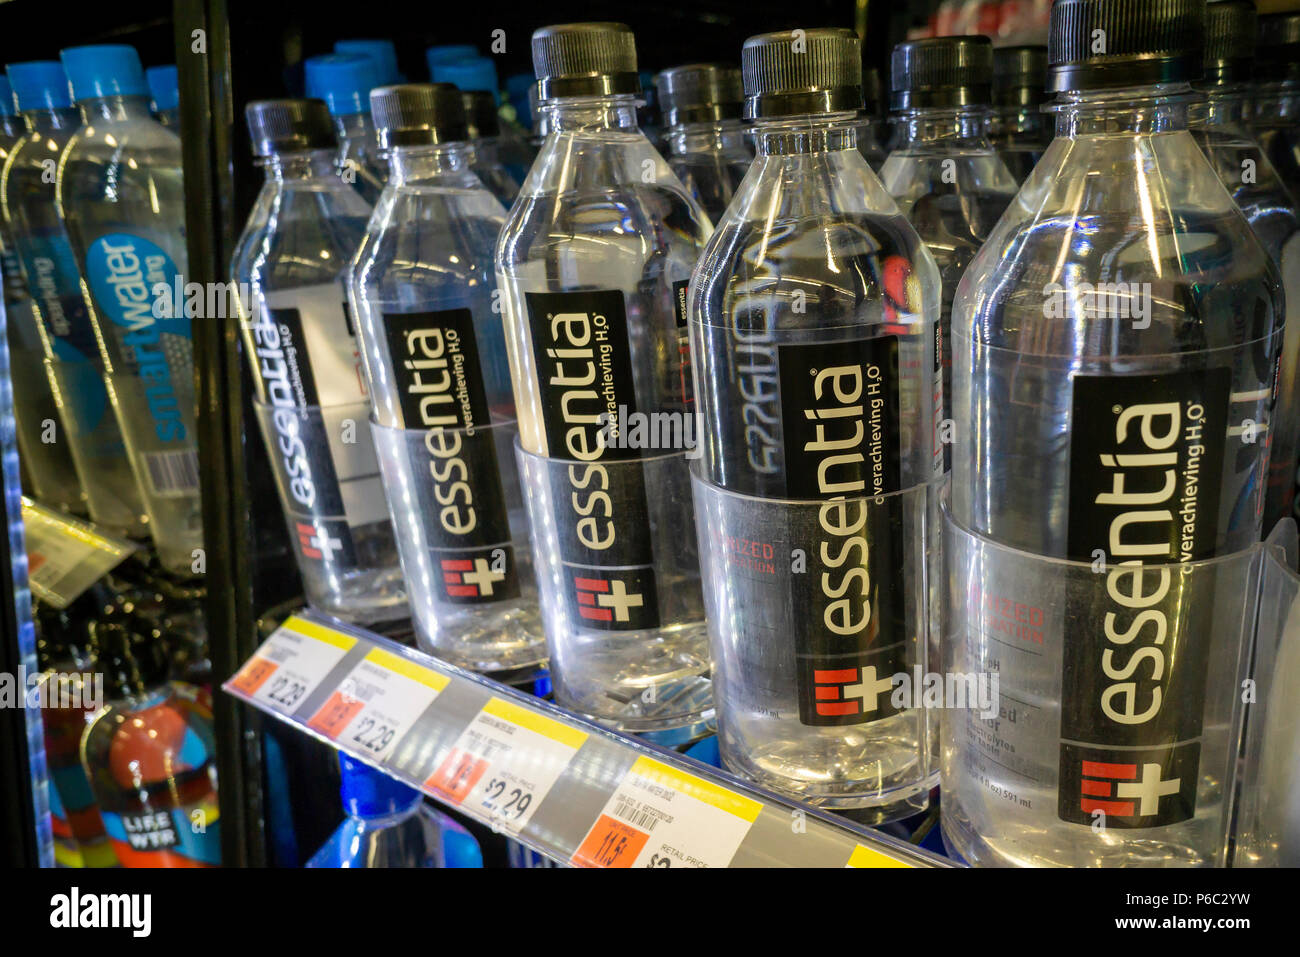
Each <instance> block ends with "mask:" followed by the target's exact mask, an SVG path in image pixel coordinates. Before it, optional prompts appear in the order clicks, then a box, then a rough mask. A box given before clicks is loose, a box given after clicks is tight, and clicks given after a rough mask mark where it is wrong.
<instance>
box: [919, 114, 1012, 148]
mask: <svg viewBox="0 0 1300 957" xmlns="http://www.w3.org/2000/svg"><path fill="white" fill-rule="evenodd" d="M992 118H993V110H992V109H991V108H990V107H988V106H984V105H980V106H962V107H947V108H944V109H924V110H904V111H902V112H900V113H899V114H898V130H899V133H900V135H901V136H902V140H901V145H902V146H903V147H904V148H906V147H909V146H928V145H932V144H942V145H944V146H949V147H958V148H965V149H992V146H991V145H990V143H989V121H990V120H991V119H992Z"/></svg>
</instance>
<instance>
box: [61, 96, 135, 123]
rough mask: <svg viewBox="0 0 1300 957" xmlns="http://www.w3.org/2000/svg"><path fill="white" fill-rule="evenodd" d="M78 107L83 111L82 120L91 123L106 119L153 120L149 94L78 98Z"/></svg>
mask: <svg viewBox="0 0 1300 957" xmlns="http://www.w3.org/2000/svg"><path fill="white" fill-rule="evenodd" d="M77 109H79V110H80V111H81V122H82V123H84V124H86V125H90V124H92V123H102V122H104V121H105V120H109V121H112V122H123V121H126V120H153V114H152V113H150V112H149V97H147V96H99V97H91V98H90V99H87V100H78V101H77Z"/></svg>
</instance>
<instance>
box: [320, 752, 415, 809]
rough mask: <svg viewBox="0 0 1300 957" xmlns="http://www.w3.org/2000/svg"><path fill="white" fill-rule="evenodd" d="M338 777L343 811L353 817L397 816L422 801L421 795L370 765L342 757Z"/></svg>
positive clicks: (340, 757)
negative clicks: (340, 785) (340, 779)
mask: <svg viewBox="0 0 1300 957" xmlns="http://www.w3.org/2000/svg"><path fill="white" fill-rule="evenodd" d="M339 774H340V776H341V778H342V785H343V786H342V787H341V788H339V793H340V794H341V795H342V797H343V810H345V811H346V812H347V813H348V814H349V815H350V816H352V817H384V816H387V815H389V814H397V813H398V812H399V811H405V810H406V809H407V808H409V807H411V806H412V805H414V804H417V803H419V801H420V792H419V791H417V790H415V788H413V787H411V786H409V785H406V784H403V783H402V782H401V781H398V780H396V779H395V778H390V777H389V776H388V775H387V774H384V773H383V772H381V771H376V770H375V769H374V768H372V767H370V766H369V765H368V764H362V763H361V762H360V761H355V760H353V759H352V758H350V757H348V756H347V755H346V754H343V753H342V752H340V753H339Z"/></svg>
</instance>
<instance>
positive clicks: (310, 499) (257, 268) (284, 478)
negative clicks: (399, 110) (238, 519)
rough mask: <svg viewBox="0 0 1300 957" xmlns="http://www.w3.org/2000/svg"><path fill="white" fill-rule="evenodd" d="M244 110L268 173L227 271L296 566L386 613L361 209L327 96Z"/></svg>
mask: <svg viewBox="0 0 1300 957" xmlns="http://www.w3.org/2000/svg"><path fill="white" fill-rule="evenodd" d="M245 116H246V118H247V120H248V130H249V134H250V136H251V137H252V141H253V151H254V153H255V155H256V156H257V157H258V161H259V162H260V163H261V164H262V166H263V167H264V168H265V170H266V180H265V183H264V184H263V186H262V191H261V193H260V194H259V195H258V197H257V202H256V203H255V204H254V206H253V211H252V213H250V214H249V217H248V223H247V224H246V225H245V227H244V232H243V235H242V236H240V238H239V242H238V244H237V245H236V247H235V253H234V257H233V260H232V263H231V273H232V274H233V276H234V279H235V281H236V282H237V283H238V284H239V288H240V290H241V292H242V293H243V295H241V296H240V310H241V324H242V326H243V334H244V344H245V354H246V355H247V357H248V361H249V367H250V370H251V372H252V374H253V380H254V382H255V386H256V400H255V406H256V412H257V415H258V419H259V422H260V425H261V427H262V434H263V438H264V439H265V440H266V449H267V454H268V456H269V458H270V460H271V466H272V469H273V471H274V473H275V479H276V485H277V486H278V488H279V491H280V503H281V505H282V506H283V508H284V516H285V520H286V522H287V523H288V525H289V538H290V540H291V541H293V542H294V544H295V555H296V557H297V560H298V570H299V572H300V573H301V574H302V580H303V587H304V589H305V591H306V595H307V600H308V602H309V603H310V604H311V605H312V606H314V607H316V608H319V609H320V610H322V611H325V612H328V613H329V614H332V615H336V616H337V617H339V618H343V619H345V620H347V621H354V622H359V623H376V622H384V621H391V620H394V619H397V618H400V617H402V611H403V606H404V602H405V599H406V595H405V593H404V591H403V586H402V573H401V570H400V568H399V567H398V558H397V546H396V543H395V541H394V538H393V526H392V522H391V520H390V519H389V514H388V504H387V502H386V501H385V499H384V488H383V483H382V481H381V479H380V477H379V461H378V459H377V458H376V455H375V447H374V443H373V442H372V441H371V437H370V429H369V426H368V425H367V419H368V418H369V416H370V394H369V390H368V389H367V387H366V382H365V377H364V373H363V371H362V359H361V353H360V348H359V346H358V345H357V340H356V327H355V321H354V317H353V316H352V314H351V313H350V311H349V307H348V278H349V275H350V273H349V268H348V267H349V263H350V262H351V260H352V257H353V255H355V253H356V251H357V247H358V246H360V245H361V239H362V237H363V236H364V235H365V229H366V222H367V220H368V219H369V218H370V207H369V206H367V205H366V203H365V200H363V199H362V198H361V196H360V194H359V193H358V192H357V191H356V190H354V189H352V188H351V186H349V185H348V184H347V183H345V182H344V181H343V178H342V176H341V175H340V171H339V168H338V166H337V165H336V163H335V161H334V158H335V155H336V153H335V150H336V142H335V138H334V131H333V130H332V129H331V124H330V118H329V112H328V110H327V108H326V106H325V104H324V103H323V102H322V101H320V100H258V101H256V102H253V103H250V104H249V105H248V107H247V109H246V111H245ZM245 297H246V298H247V301H244V300H245Z"/></svg>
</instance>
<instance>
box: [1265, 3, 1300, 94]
mask: <svg viewBox="0 0 1300 957" xmlns="http://www.w3.org/2000/svg"><path fill="white" fill-rule="evenodd" d="M1255 78H1256V79H1257V80H1259V81H1260V82H1263V83H1281V82H1284V81H1287V80H1300V10H1297V11H1296V12H1294V13H1274V14H1272V15H1271V16H1267V17H1260V18H1259V46H1258V48H1257V57H1256V62H1255Z"/></svg>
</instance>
